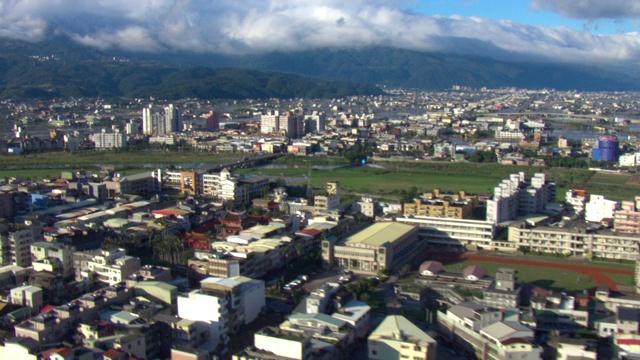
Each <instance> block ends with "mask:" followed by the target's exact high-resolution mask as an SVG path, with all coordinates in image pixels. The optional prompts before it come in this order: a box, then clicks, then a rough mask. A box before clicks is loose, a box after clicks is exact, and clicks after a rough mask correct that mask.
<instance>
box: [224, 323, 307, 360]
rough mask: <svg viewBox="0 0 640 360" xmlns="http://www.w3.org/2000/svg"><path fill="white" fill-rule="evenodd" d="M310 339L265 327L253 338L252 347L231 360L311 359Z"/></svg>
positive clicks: (235, 355)
mask: <svg viewBox="0 0 640 360" xmlns="http://www.w3.org/2000/svg"><path fill="white" fill-rule="evenodd" d="M312 349H313V348H312V344H311V337H310V336H306V335H301V334H297V333H294V332H291V331H286V330H282V329H279V328H276V327H265V328H262V329H260V330H258V331H257V332H256V333H255V334H254V336H253V346H252V347H249V348H246V349H244V350H243V351H242V352H240V353H239V354H234V355H233V360H250V359H272V358H273V359H276V358H277V359H292V360H293V359H295V360H308V359H312V358H313V356H312Z"/></svg>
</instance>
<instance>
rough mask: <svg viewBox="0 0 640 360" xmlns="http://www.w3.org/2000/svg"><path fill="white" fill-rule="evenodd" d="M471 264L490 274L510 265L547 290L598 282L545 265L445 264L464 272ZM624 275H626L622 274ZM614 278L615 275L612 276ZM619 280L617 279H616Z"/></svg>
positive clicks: (577, 288)
mask: <svg viewBox="0 0 640 360" xmlns="http://www.w3.org/2000/svg"><path fill="white" fill-rule="evenodd" d="M469 265H480V266H482V267H484V268H485V270H487V273H488V274H489V275H490V276H493V275H495V273H496V271H497V270H498V268H504V267H508V268H510V269H515V270H518V279H519V280H520V281H522V282H526V283H529V284H532V285H536V286H539V287H541V288H543V289H547V290H556V291H582V290H585V289H590V288H592V287H594V286H595V285H596V283H595V282H594V281H593V280H592V279H591V278H590V277H588V276H586V275H582V274H579V273H577V272H573V271H569V270H558V269H549V268H545V267H544V266H539V267H538V266H523V265H515V264H509V265H508V266H507V265H505V264H496V263H491V262H483V261H465V262H464V263H457V264H449V265H445V266H444V268H445V270H446V271H451V272H462V270H464V268H466V267H467V266H469ZM621 276H624V275H621ZM612 278H613V277H612ZM616 281H617V280H616Z"/></svg>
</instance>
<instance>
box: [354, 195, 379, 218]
mask: <svg viewBox="0 0 640 360" xmlns="http://www.w3.org/2000/svg"><path fill="white" fill-rule="evenodd" d="M352 208H353V209H354V210H355V211H359V212H360V213H362V215H364V216H366V217H368V218H370V219H373V218H375V216H376V212H377V208H378V202H377V201H376V200H375V199H373V198H368V197H363V198H362V199H361V200H360V201H356V202H354V203H353V205H352Z"/></svg>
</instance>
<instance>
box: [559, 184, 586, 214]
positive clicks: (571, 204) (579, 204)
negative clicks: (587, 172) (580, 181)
mask: <svg viewBox="0 0 640 360" xmlns="http://www.w3.org/2000/svg"><path fill="white" fill-rule="evenodd" d="M564 201H565V203H566V209H567V210H568V211H569V212H570V213H571V214H575V215H577V216H578V217H584V208H585V205H586V204H587V202H588V201H589V193H588V192H586V191H585V190H577V189H570V190H567V194H566V195H565V199H564Z"/></svg>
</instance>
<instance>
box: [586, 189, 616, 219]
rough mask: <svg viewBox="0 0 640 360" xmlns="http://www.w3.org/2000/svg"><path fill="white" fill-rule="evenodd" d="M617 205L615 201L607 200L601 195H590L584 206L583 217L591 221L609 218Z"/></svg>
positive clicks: (611, 217)
mask: <svg viewBox="0 0 640 360" xmlns="http://www.w3.org/2000/svg"><path fill="white" fill-rule="evenodd" d="M617 207H618V202H617V201H613V200H607V199H605V198H604V196H602V195H591V196H590V197H589V202H588V203H586V204H585V206H584V219H585V220H586V221H591V222H600V221H603V220H604V219H609V220H611V219H613V218H614V216H613V214H614V212H615V211H616V209H617Z"/></svg>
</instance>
